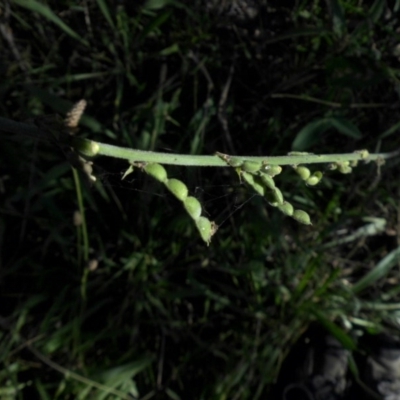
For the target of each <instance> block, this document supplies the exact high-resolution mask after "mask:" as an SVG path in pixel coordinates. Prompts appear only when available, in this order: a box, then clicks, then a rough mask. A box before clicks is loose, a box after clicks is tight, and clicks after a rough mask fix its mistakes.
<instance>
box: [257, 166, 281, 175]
mask: <svg viewBox="0 0 400 400" xmlns="http://www.w3.org/2000/svg"><path fill="white" fill-rule="evenodd" d="M262 172H265V173H266V174H268V175H269V176H272V177H274V176H276V175H279V174H280V173H281V172H282V167H281V166H280V165H265V167H264V168H262Z"/></svg>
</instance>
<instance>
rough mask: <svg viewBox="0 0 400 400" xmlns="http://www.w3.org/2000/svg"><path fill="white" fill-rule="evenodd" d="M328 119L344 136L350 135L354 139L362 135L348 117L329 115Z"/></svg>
mask: <svg viewBox="0 0 400 400" xmlns="http://www.w3.org/2000/svg"><path fill="white" fill-rule="evenodd" d="M329 120H330V121H331V123H332V126H333V127H335V128H336V129H337V130H338V131H339V132H340V133H343V134H344V135H346V136H350V137H352V138H354V139H360V138H361V137H362V134H361V132H360V131H359V129H358V128H357V127H356V126H355V125H354V124H353V123H352V122H350V121H349V120H348V119H346V118H343V117H330V118H329Z"/></svg>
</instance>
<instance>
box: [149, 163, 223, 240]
mask: <svg viewBox="0 0 400 400" xmlns="http://www.w3.org/2000/svg"><path fill="white" fill-rule="evenodd" d="M143 169H144V170H145V171H146V173H147V174H148V175H150V176H152V177H153V178H154V179H156V180H157V181H159V182H161V183H163V184H164V185H165V187H166V188H167V189H168V190H169V191H170V192H171V193H172V194H173V195H174V196H175V197H176V198H177V199H178V200H179V201H181V202H182V203H183V206H184V207H185V210H186V212H187V213H188V214H189V215H190V217H191V218H192V219H193V221H194V223H195V224H196V227H197V229H198V231H199V233H200V236H201V238H202V239H203V240H204V241H205V242H206V243H207V245H209V244H210V241H211V238H212V236H213V235H214V233H215V232H216V230H217V228H216V224H215V223H214V222H212V221H210V220H209V219H208V218H206V217H203V216H201V204H200V202H199V201H198V200H197V199H196V198H195V197H193V196H189V191H188V188H187V186H186V185H185V184H184V183H183V182H182V181H180V180H178V179H174V178H171V179H168V175H167V171H166V170H165V168H164V167H163V166H162V165H160V164H156V163H151V164H146V165H145V166H144V167H143Z"/></svg>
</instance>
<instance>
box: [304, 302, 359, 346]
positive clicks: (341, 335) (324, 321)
mask: <svg viewBox="0 0 400 400" xmlns="http://www.w3.org/2000/svg"><path fill="white" fill-rule="evenodd" d="M311 312H312V313H313V314H314V315H315V317H316V318H317V320H318V321H319V322H320V323H321V325H322V326H324V327H325V328H326V330H328V331H329V332H330V333H331V334H332V335H333V336H334V337H335V338H336V339H337V340H339V342H340V343H341V344H342V345H343V347H344V348H346V349H348V350H355V349H356V348H357V345H356V343H355V342H354V340H353V338H352V337H351V336H349V335H348V334H347V333H346V332H345V331H344V330H343V329H342V328H340V327H339V326H337V325H336V324H335V323H333V322H332V321H331V320H330V319H328V318H327V317H325V315H324V314H322V313H321V312H320V311H318V310H316V309H315V310H311Z"/></svg>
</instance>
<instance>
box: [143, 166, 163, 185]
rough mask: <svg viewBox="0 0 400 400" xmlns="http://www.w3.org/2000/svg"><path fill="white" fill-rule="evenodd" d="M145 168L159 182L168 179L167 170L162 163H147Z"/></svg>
mask: <svg viewBox="0 0 400 400" xmlns="http://www.w3.org/2000/svg"><path fill="white" fill-rule="evenodd" d="M144 170H145V171H146V172H147V173H148V174H149V175H150V176H152V177H153V178H154V179H157V180H158V181H159V182H162V183H164V182H165V181H166V180H167V171H166V170H165V168H164V167H163V166H162V165H160V164H146V166H145V167H144Z"/></svg>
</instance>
